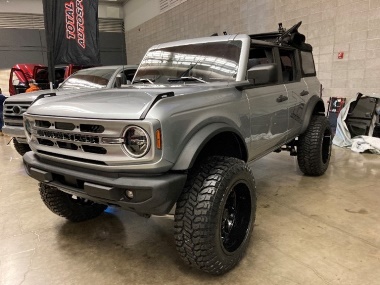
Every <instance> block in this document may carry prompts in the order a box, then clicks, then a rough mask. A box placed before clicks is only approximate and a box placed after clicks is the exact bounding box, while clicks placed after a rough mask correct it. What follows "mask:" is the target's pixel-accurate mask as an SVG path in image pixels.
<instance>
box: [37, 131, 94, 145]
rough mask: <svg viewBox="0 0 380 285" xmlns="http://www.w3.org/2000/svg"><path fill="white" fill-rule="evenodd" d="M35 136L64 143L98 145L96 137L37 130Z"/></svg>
mask: <svg viewBox="0 0 380 285" xmlns="http://www.w3.org/2000/svg"><path fill="white" fill-rule="evenodd" d="M36 134H37V135H38V136H39V137H44V138H50V139H59V140H65V141H73V142H84V143H95V144H98V143H99V137H98V136H92V135H84V134H75V133H66V132H59V131H50V130H48V131H47V130H37V132H36Z"/></svg>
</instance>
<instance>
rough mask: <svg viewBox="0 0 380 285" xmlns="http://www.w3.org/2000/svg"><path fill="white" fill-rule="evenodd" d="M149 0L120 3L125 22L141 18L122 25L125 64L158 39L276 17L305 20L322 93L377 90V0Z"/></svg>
mask: <svg viewBox="0 0 380 285" xmlns="http://www.w3.org/2000/svg"><path fill="white" fill-rule="evenodd" d="M152 2H154V0H130V1H129V2H128V3H127V4H126V5H125V7H124V13H125V22H127V21H129V20H131V22H133V23H135V24H136V23H140V24H138V25H137V26H133V25H132V24H131V25H126V28H127V29H126V43H127V53H128V62H129V63H138V62H139V61H140V60H141V58H142V56H143V55H144V53H145V51H146V49H148V48H149V47H150V46H152V45H154V44H157V43H160V42H166V41H173V40H178V39H185V38H192V37H201V36H208V35H211V34H212V33H215V32H218V33H219V34H221V33H222V32H223V31H227V32H228V33H230V34H232V33H260V32H267V31H273V30H276V29H277V23H279V22H282V23H283V24H284V26H285V27H287V28H289V27H290V26H292V25H293V24H295V23H297V22H298V21H303V24H302V26H301V28H300V31H301V32H302V33H304V34H305V35H306V37H307V41H308V42H310V43H311V44H312V45H313V46H314V57H315V61H316V64H317V69H318V77H319V78H320V80H321V82H322V83H323V86H324V96H326V97H332V96H338V97H348V98H350V97H354V96H355V94H356V93H357V92H359V91H360V92H366V93H372V92H378V93H380V0H207V1H204V0H188V1H186V2H184V3H182V4H180V5H179V6H177V7H175V8H173V9H171V10H169V11H167V12H165V13H162V14H159V12H158V11H157V8H155V7H153V6H152V5H151V3H152ZM156 2H159V1H158V0H156ZM134 6H136V7H138V9H135V10H134V9H132V8H131V7H134ZM128 7H130V8H131V9H128ZM132 14H133V15H132ZM136 18H137V19H139V20H136ZM128 19H129V20H128ZM338 52H344V58H343V59H338Z"/></svg>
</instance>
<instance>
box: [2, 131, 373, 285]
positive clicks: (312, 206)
mask: <svg viewBox="0 0 380 285" xmlns="http://www.w3.org/2000/svg"><path fill="white" fill-rule="evenodd" d="M9 139H10V138H9V137H7V136H4V137H0V182H1V184H0V284H1V285H5V284H25V285H26V284H39V285H40V284H49V285H50V284H181V285H185V284H260V285H263V284H264V285H266V284H279V285H284V284H302V285H311V284H344V285H349V284H360V285H364V284H380V281H379V280H380V223H379V219H380V207H379V205H380V188H379V175H380V159H379V156H377V155H371V154H356V153H353V152H351V151H349V150H343V149H339V148H334V149H333V157H332V161H331V164H330V168H329V169H328V171H327V173H326V174H325V175H324V176H322V177H317V178H315V177H305V176H303V175H302V174H301V173H300V171H299V170H298V169H297V164H296V160H295V158H293V157H290V156H289V155H288V154H287V153H280V154H271V155H269V156H267V157H266V158H263V159H262V160H260V161H258V162H255V163H253V164H252V165H251V167H252V169H253V173H254V175H255V177H256V180H257V191H258V211H257V219H256V225H255V229H254V231H253V234H252V238H251V241H250V246H249V248H248V252H247V254H246V256H245V258H244V259H243V260H242V262H241V263H240V264H239V265H238V267H237V268H235V269H234V270H233V271H231V272H229V273H228V274H226V275H224V276H219V277H215V276H209V275H207V274H204V273H201V272H198V271H196V270H194V269H190V268H188V267H187V266H186V265H184V264H183V263H182V261H181V260H180V258H179V257H178V256H177V253H176V249H175V246H174V239H173V219H172V217H171V216H166V217H153V218H150V219H145V218H142V217H139V216H137V215H135V214H134V213H129V212H125V211H121V210H118V209H115V208H109V209H108V210H107V212H106V213H104V214H103V215H101V216H100V217H99V218H97V219H94V220H91V221H88V222H83V223H70V222H67V221H66V220H65V219H63V218H60V217H58V216H56V215H54V214H53V213H51V212H50V211H49V210H48V209H47V208H46V207H45V205H44V204H43V203H42V201H41V199H40V197H39V193H38V190H37V182H36V181H34V180H33V179H31V178H29V177H28V176H27V175H26V174H25V172H24V169H23V165H22V159H21V157H20V156H19V155H18V154H17V153H16V151H15V150H14V149H13V147H12V146H7V145H6V144H7V142H8V141H9Z"/></svg>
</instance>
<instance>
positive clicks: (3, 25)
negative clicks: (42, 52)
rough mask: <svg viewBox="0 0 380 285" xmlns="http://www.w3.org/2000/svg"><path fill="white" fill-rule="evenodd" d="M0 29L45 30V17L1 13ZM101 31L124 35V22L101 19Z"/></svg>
mask: <svg viewBox="0 0 380 285" xmlns="http://www.w3.org/2000/svg"><path fill="white" fill-rule="evenodd" d="M0 29H44V17H43V15H41V14H25V13H0ZM99 31H101V32H120V33H124V21H123V20H122V19H104V18H99Z"/></svg>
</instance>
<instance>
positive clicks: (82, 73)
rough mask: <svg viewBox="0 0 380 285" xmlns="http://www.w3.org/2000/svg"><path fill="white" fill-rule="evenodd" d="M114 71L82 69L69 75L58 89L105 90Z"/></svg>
mask: <svg viewBox="0 0 380 285" xmlns="http://www.w3.org/2000/svg"><path fill="white" fill-rule="evenodd" d="M114 73H115V69H103V68H100V69H91V68H89V69H82V70H79V71H78V72H77V73H75V74H73V75H71V76H70V77H69V78H68V79H67V80H66V81H64V82H63V83H62V85H61V86H60V87H59V89H80V88H105V87H107V84H108V82H109V80H110V79H111V77H112V75H113V74H114Z"/></svg>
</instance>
